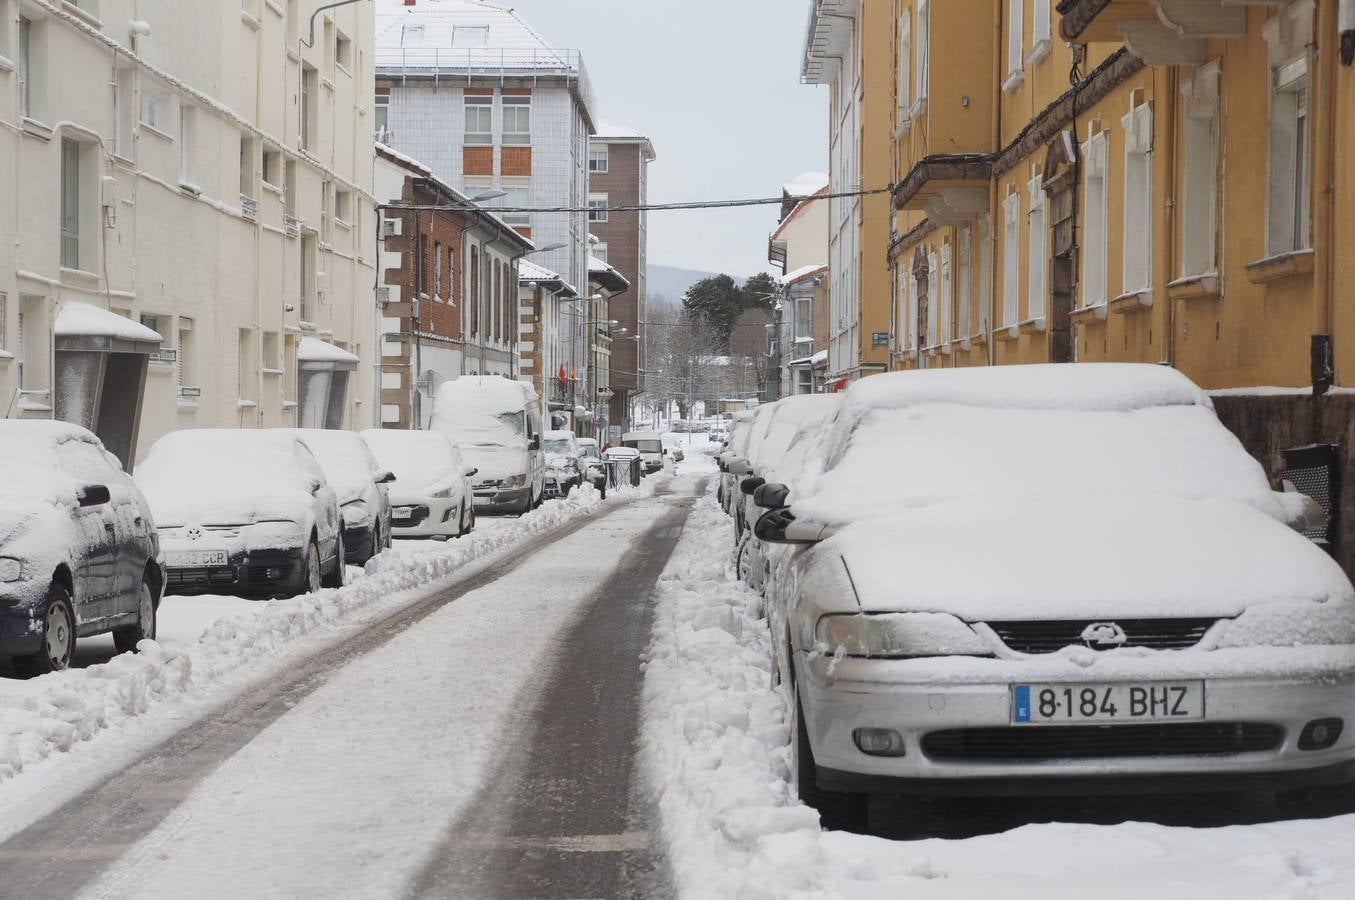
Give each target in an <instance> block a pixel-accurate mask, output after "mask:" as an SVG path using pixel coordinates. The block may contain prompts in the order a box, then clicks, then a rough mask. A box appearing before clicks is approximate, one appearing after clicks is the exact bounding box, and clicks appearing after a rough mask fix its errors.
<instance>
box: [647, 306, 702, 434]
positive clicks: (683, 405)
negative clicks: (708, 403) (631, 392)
mask: <svg viewBox="0 0 1355 900" xmlns="http://www.w3.org/2000/svg"><path fill="white" fill-rule="evenodd" d="M716 343H717V336H716V334H715V333H714V332H713V331H712V330H711V329H710V328H709V327H708V326H706V325H705V323H704V322H702V321H701V320H700V319H698V318H697V317H695V316H693V315H691V314H690V313H688V312H687V310H685V309H683V308H682V307H681V306H680V305H679V304H676V303H673V302H671V301H668V300H667V299H665V298H663V297H652V298H650V301H649V318H648V324H647V326H646V328H645V349H646V353H645V356H646V358H647V359H648V360H649V369H648V371H647V374H646V377H645V384H646V386H647V388H648V390H649V392H650V401H651V402H653V403H657V404H658V408H666V407H667V406H668V405H669V404H670V403H675V404H676V405H677V407H678V413H679V415H680V416H681V417H683V418H688V417H690V415H691V411H692V407H693V406H694V405H695V404H696V402H697V401H698V400H710V399H715V398H714V394H715V393H716V392H718V380H717V378H716V377H715V376H716V373H715V372H713V371H712V370H713V368H715V366H714V365H713V364H712V358H713V357H714V355H715V354H714V348H715V346H716Z"/></svg>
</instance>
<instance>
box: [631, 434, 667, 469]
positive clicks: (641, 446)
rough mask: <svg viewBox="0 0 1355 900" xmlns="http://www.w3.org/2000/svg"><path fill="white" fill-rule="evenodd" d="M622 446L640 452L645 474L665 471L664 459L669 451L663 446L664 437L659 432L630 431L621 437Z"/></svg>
mask: <svg viewBox="0 0 1355 900" xmlns="http://www.w3.org/2000/svg"><path fill="white" fill-rule="evenodd" d="M621 446H623V447H630V448H631V449H632V450H639V451H640V458H641V459H643V460H644V466H645V474H646V475H649V474H651V473H653V472H660V471H662V470H663V458H664V457H665V456H667V455H668V451H667V450H666V449H664V446H663V435H662V434H661V433H660V432H657V431H630V432H627V433H626V434H623V435H621Z"/></svg>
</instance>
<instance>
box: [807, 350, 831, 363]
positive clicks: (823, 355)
mask: <svg viewBox="0 0 1355 900" xmlns="http://www.w3.org/2000/svg"><path fill="white" fill-rule="evenodd" d="M809 361H810V363H812V364H813V365H816V366H819V365H823V364H824V363H826V362H828V351H827V350H820V351H819V352H818V353H815V354H814V355H813V356H811V357H809Z"/></svg>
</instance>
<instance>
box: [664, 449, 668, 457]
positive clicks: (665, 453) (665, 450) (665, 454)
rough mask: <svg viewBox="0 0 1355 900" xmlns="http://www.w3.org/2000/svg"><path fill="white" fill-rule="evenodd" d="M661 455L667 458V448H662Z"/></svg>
mask: <svg viewBox="0 0 1355 900" xmlns="http://www.w3.org/2000/svg"><path fill="white" fill-rule="evenodd" d="M663 455H664V456H667V455H668V448H667V447H664V448H663Z"/></svg>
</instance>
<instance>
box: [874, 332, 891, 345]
mask: <svg viewBox="0 0 1355 900" xmlns="http://www.w3.org/2000/svg"><path fill="white" fill-rule="evenodd" d="M870 345H871V346H872V347H888V346H889V332H888V331H873V332H871V335H870Z"/></svg>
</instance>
